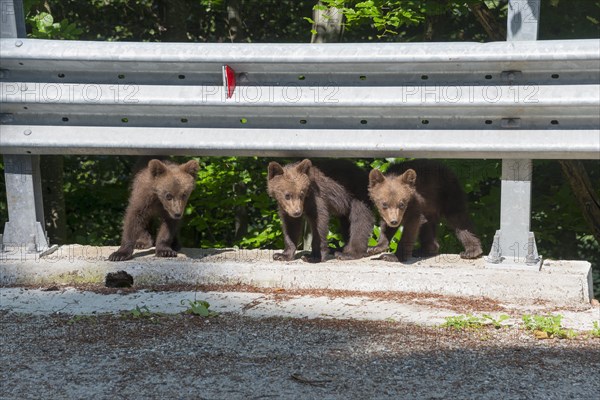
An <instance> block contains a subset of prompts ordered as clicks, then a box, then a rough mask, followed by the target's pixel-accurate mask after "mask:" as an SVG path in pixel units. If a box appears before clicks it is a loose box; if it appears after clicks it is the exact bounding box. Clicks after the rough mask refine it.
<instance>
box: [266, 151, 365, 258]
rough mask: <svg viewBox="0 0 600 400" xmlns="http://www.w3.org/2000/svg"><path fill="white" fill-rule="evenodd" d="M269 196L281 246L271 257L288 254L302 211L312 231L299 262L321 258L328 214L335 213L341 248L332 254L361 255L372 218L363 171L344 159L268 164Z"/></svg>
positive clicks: (298, 232)
mask: <svg viewBox="0 0 600 400" xmlns="http://www.w3.org/2000/svg"><path fill="white" fill-rule="evenodd" d="M267 186H268V192H269V196H271V197H272V198H274V199H275V200H277V205H278V208H279V216H280V218H281V224H282V230H283V239H284V244H285V248H284V250H283V253H276V254H274V255H273V259H274V260H283V261H288V260H292V259H293V258H294V254H295V252H296V246H297V244H298V241H299V239H300V236H301V234H302V216H303V215H304V216H305V218H306V220H307V221H308V223H309V225H310V229H311V231H312V244H311V246H312V250H311V254H310V256H309V257H306V258H305V260H306V261H309V262H321V261H325V259H326V258H327V255H328V254H329V248H328V246H327V233H328V232H329V220H330V217H331V216H335V217H339V219H340V225H341V231H342V237H343V240H344V243H345V246H344V248H343V250H342V251H341V252H336V254H335V256H336V258H338V259H340V260H351V259H356V258H361V257H364V256H365V255H366V253H367V245H368V241H369V237H370V236H371V234H372V232H373V223H374V218H373V214H372V212H371V206H370V201H369V195H368V191H367V186H368V174H367V172H366V171H363V170H362V169H360V168H359V167H357V166H356V165H354V164H353V163H351V162H350V161H347V160H320V161H317V162H315V163H314V164H313V163H312V162H311V161H310V160H308V159H305V160H303V161H300V162H297V163H294V164H288V165H285V166H281V165H280V164H278V163H277V162H274V161H273V162H271V163H269V167H268V182H267Z"/></svg>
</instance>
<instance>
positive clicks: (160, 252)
mask: <svg viewBox="0 0 600 400" xmlns="http://www.w3.org/2000/svg"><path fill="white" fill-rule="evenodd" d="M156 257H177V252H176V251H175V250H172V249H156Z"/></svg>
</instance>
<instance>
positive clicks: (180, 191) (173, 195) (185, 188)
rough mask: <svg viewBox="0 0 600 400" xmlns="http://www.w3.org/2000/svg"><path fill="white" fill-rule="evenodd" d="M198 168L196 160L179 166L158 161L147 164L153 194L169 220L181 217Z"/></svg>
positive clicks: (194, 184) (194, 182)
mask: <svg viewBox="0 0 600 400" xmlns="http://www.w3.org/2000/svg"><path fill="white" fill-rule="evenodd" d="M199 168H200V166H199V165H198V161H196V160H190V161H188V162H187V163H185V164H181V165H179V164H173V163H164V162H162V161H160V160H150V161H149V162H148V170H149V171H150V176H151V178H152V188H153V190H154V193H155V194H156V197H158V200H159V201H160V202H161V204H162V206H163V207H164V209H165V211H166V212H167V213H168V214H169V216H170V217H171V218H173V219H180V218H181V217H182V216H183V212H184V211H185V206H186V204H187V201H188V198H189V197H190V194H191V193H192V191H193V190H194V188H195V187H196V175H197V173H198V169H199Z"/></svg>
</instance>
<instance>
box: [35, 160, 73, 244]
mask: <svg viewBox="0 0 600 400" xmlns="http://www.w3.org/2000/svg"><path fill="white" fill-rule="evenodd" d="M63 166H64V160H63V156H41V157H40V170H41V173H42V199H43V203H44V214H45V216H44V219H45V221H44V225H45V229H46V233H47V234H48V242H49V243H51V244H65V243H66V241H67V213H66V211H65V193H64V189H63V188H64V185H63Z"/></svg>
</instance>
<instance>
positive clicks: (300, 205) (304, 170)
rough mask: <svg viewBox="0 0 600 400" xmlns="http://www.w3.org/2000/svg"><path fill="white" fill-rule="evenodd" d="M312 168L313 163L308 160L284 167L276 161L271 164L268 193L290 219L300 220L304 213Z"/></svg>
mask: <svg viewBox="0 0 600 400" xmlns="http://www.w3.org/2000/svg"><path fill="white" fill-rule="evenodd" d="M311 167H312V163H311V162H310V160H308V159H305V160H302V161H300V162H297V163H294V164H288V165H286V166H284V167H283V166H281V165H280V164H279V163H277V162H275V161H271V162H270V163H269V167H268V180H267V191H268V193H269V196H271V197H272V198H274V199H275V200H277V203H278V204H279V207H281V209H282V210H283V212H285V213H286V214H287V215H289V216H290V217H293V218H299V217H301V216H302V214H303V213H304V199H305V198H306V195H307V193H308V191H309V188H310V178H309V176H308V174H309V171H310V168H311Z"/></svg>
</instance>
